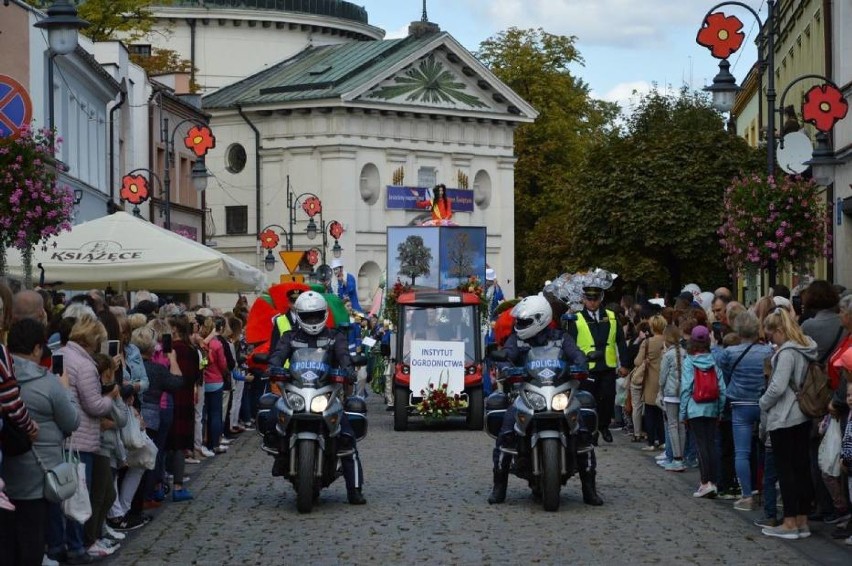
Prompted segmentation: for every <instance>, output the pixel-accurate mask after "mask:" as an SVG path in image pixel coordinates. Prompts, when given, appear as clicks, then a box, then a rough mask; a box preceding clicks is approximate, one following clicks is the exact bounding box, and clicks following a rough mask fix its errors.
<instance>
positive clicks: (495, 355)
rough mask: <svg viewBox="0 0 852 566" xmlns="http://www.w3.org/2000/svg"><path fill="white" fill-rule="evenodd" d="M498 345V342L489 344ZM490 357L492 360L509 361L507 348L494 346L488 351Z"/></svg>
mask: <svg viewBox="0 0 852 566" xmlns="http://www.w3.org/2000/svg"><path fill="white" fill-rule="evenodd" d="M492 345H493V346H496V344H489V345H488V346H492ZM488 359H489V360H491V361H492V362H507V361H509V355H508V354H507V353H506V350H501V349H499V348H494V349H493V350H491V351H490V352H488Z"/></svg>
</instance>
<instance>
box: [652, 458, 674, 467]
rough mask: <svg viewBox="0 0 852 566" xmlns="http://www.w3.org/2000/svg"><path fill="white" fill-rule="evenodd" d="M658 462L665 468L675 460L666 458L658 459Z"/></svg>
mask: <svg viewBox="0 0 852 566" xmlns="http://www.w3.org/2000/svg"><path fill="white" fill-rule="evenodd" d="M656 462H657V465H658V466H659V467H661V468H665V467H666V466H668V465H669V464H671V463H672V462H673V460H666V459H665V458H664V459H662V460H657V461H656Z"/></svg>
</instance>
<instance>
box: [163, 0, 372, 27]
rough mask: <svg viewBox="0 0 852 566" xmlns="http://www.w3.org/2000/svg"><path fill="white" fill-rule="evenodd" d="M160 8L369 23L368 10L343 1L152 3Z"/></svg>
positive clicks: (192, 0)
mask: <svg viewBox="0 0 852 566" xmlns="http://www.w3.org/2000/svg"><path fill="white" fill-rule="evenodd" d="M151 4H152V5H155V6H156V5H160V6H187V7H189V6H192V7H201V8H209V9H210V10H216V9H217V8H244V9H247V10H276V11H279V12H297V13H302V14H315V15H318V16H330V17H332V18H340V19H342V20H351V21H355V22H359V23H362V24H367V23H369V22H368V21H367V10H365V9H364V8H362V7H361V6H358V5H356V4H353V3H351V2H344V1H343V0H171V1H170V2H169V1H163V2H157V1H154V2H151Z"/></svg>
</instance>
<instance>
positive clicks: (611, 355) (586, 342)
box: [577, 310, 618, 370]
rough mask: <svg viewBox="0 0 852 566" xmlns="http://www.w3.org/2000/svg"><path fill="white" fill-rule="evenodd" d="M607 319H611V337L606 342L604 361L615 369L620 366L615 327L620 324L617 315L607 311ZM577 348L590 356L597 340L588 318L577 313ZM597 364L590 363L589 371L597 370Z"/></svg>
mask: <svg viewBox="0 0 852 566" xmlns="http://www.w3.org/2000/svg"><path fill="white" fill-rule="evenodd" d="M606 317H607V318H608V319H609V336H608V337H607V340H606V350H605V356H604V359H605V361H606V365H607V366H609V367H611V368H614V367H615V366H616V365H617V364H618V352H617V350H616V346H615V326H616V325H617V324H618V319H616V318H615V313H614V312H612V311H609V310H608V311H606ZM577 347H578V348H580V351H581V352H583V353H584V354H588V353H589V352H591V351H594V349H595V340H594V338H592V330H591V329H590V328H589V323H588V322H586V317H584V316H583V313H577ZM595 365H596V362H589V370H593V369H595Z"/></svg>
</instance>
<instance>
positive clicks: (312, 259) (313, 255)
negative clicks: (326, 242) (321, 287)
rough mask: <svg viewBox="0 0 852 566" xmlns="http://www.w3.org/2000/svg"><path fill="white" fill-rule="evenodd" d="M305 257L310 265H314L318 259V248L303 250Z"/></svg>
mask: <svg viewBox="0 0 852 566" xmlns="http://www.w3.org/2000/svg"><path fill="white" fill-rule="evenodd" d="M305 257H306V258H307V260H308V263H309V264H310V265H316V264H317V263H319V260H320V253H319V250H318V249H316V248H311V249H309V250H308V251H307V252H305Z"/></svg>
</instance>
